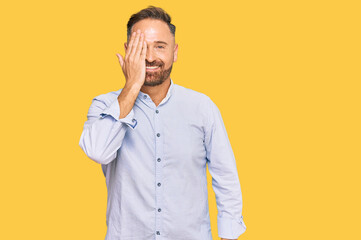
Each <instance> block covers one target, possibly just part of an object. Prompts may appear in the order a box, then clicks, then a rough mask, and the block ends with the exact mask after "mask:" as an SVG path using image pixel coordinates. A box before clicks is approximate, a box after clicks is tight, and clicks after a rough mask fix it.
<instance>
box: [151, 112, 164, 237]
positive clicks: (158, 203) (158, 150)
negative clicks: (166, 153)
mask: <svg viewBox="0 0 361 240" xmlns="http://www.w3.org/2000/svg"><path fill="white" fill-rule="evenodd" d="M159 112H160V111H159V110H158V109H156V110H155V111H154V112H153V113H154V127H155V133H156V136H155V154H156V159H155V160H156V161H154V164H155V207H156V209H155V210H156V213H155V227H156V229H155V230H156V239H161V232H162V189H163V188H162V187H161V184H162V167H163V161H161V160H163V139H164V136H163V132H162V124H161V120H160V117H161V115H160V114H159Z"/></svg>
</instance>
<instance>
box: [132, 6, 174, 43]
mask: <svg viewBox="0 0 361 240" xmlns="http://www.w3.org/2000/svg"><path fill="white" fill-rule="evenodd" d="M147 18H151V19H158V20H161V21H163V22H165V23H167V24H168V26H169V30H170V32H171V33H172V34H173V36H175V26H174V25H173V24H172V23H171V20H172V18H171V17H170V16H169V14H168V13H167V12H166V11H164V10H163V9H162V8H160V7H154V6H149V7H147V8H144V9H142V10H140V11H139V12H137V13H134V14H133V15H132V16H131V17H130V19H129V21H128V24H127V38H128V39H129V37H130V34H131V31H132V27H133V25H134V24H136V23H137V22H139V21H141V20H143V19H147Z"/></svg>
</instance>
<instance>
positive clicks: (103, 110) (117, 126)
mask: <svg viewBox="0 0 361 240" xmlns="http://www.w3.org/2000/svg"><path fill="white" fill-rule="evenodd" d="M113 97H114V96H113ZM119 115H120V109H119V103H118V99H117V97H115V99H114V98H111V99H109V96H108V95H105V94H102V95H99V96H97V97H95V98H94V99H93V100H92V104H91V105H90V108H89V111H88V114H87V119H88V120H87V121H86V122H85V124H84V128H83V132H82V134H81V137H80V141H79V146H80V147H81V148H82V150H83V151H84V152H85V154H86V155H87V156H88V157H89V158H90V159H92V160H94V161H95V162H97V163H100V164H108V163H109V162H111V161H112V160H114V159H115V158H116V155H117V150H118V149H119V148H120V147H121V145H122V142H123V139H124V136H125V133H126V131H127V130H128V129H129V128H130V129H135V127H136V125H137V120H136V119H135V118H134V111H133V108H132V110H131V111H130V112H129V114H128V115H127V116H125V117H124V118H121V119H119Z"/></svg>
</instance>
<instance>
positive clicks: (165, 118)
mask: <svg viewBox="0 0 361 240" xmlns="http://www.w3.org/2000/svg"><path fill="white" fill-rule="evenodd" d="M121 91H122V89H120V90H118V91H114V92H109V93H107V94H102V95H99V96H97V97H95V98H94V99H93V100H92V104H91V106H90V108H89V111H88V115H87V119H88V120H87V121H86V122H85V124H84V129H83V132H82V134H81V137H80V142H79V145H80V147H81V148H82V150H83V151H84V152H85V154H86V155H87V156H88V157H89V158H90V159H92V160H94V161H95V162H97V163H100V164H101V166H102V170H103V173H104V176H105V179H106V185H107V189H108V197H107V211H106V224H107V233H106V236H105V240H151V239H156V240H181V239H182V240H211V239H212V235H211V226H210V217H209V211H208V210H209V206H208V190H207V175H206V166H207V164H208V169H209V173H210V174H211V176H212V187H213V190H214V192H215V196H216V203H217V209H218V215H217V226H218V236H219V237H220V238H226V239H237V238H238V237H239V236H240V235H241V234H242V233H243V232H244V231H245V230H246V226H245V224H244V222H243V216H242V193H241V187H240V182H239V177H238V173H237V167H236V162H235V158H234V154H233V151H232V148H231V145H230V142H229V139H228V136H227V132H226V129H225V126H224V123H223V120H222V117H221V114H220V111H219V110H218V108H217V106H216V105H215V104H214V103H213V102H212V100H211V99H210V98H209V97H208V96H206V95H205V94H203V93H199V92H196V91H194V90H191V89H188V88H185V87H182V86H180V85H177V84H175V83H173V80H171V85H170V87H169V89H168V92H167V95H166V97H165V98H164V99H163V100H162V101H161V103H160V104H159V105H158V106H156V105H155V104H154V103H153V101H152V99H151V98H150V97H149V95H147V94H145V93H143V92H141V91H140V92H139V95H138V97H137V99H136V101H135V104H134V106H133V108H132V110H131V111H130V112H129V114H128V115H127V116H126V117H124V118H121V119H119V115H120V109H119V103H118V100H117V97H118V95H119V94H120V92H121Z"/></svg>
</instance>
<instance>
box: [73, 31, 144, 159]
mask: <svg viewBox="0 0 361 240" xmlns="http://www.w3.org/2000/svg"><path fill="white" fill-rule="evenodd" d="M125 48H126V53H125V57H124V58H123V57H122V56H121V55H119V54H117V56H118V58H119V63H120V65H121V67H122V70H123V73H124V76H125V79H126V83H125V86H124V88H123V89H122V91H121V92H120V94H119V95H118V96H117V98H116V99H113V98H112V100H109V98H110V97H109V96H107V95H104V94H103V95H100V96H98V97H95V98H94V99H93V101H92V104H91V106H90V108H89V111H88V115H87V118H88V120H87V121H86V122H85V124H84V128H83V132H82V134H81V137H80V141H79V145H80V147H81V148H82V149H83V151H84V152H85V154H86V155H87V156H88V157H89V158H90V159H92V160H94V161H95V162H97V163H100V164H108V163H109V162H111V161H112V160H114V159H115V158H116V154H117V150H118V149H119V148H120V147H121V145H122V142H123V139H124V136H125V133H126V131H127V130H128V129H129V128H131V129H134V128H135V127H136V124H137V120H136V119H135V118H134V110H133V106H134V103H135V100H136V98H137V96H138V93H139V91H140V89H141V87H142V85H143V84H144V81H145V56H146V51H147V45H146V42H145V41H144V34H143V33H141V32H140V31H137V32H133V34H132V36H131V38H130V41H129V44H128V46H126V47H125Z"/></svg>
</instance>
